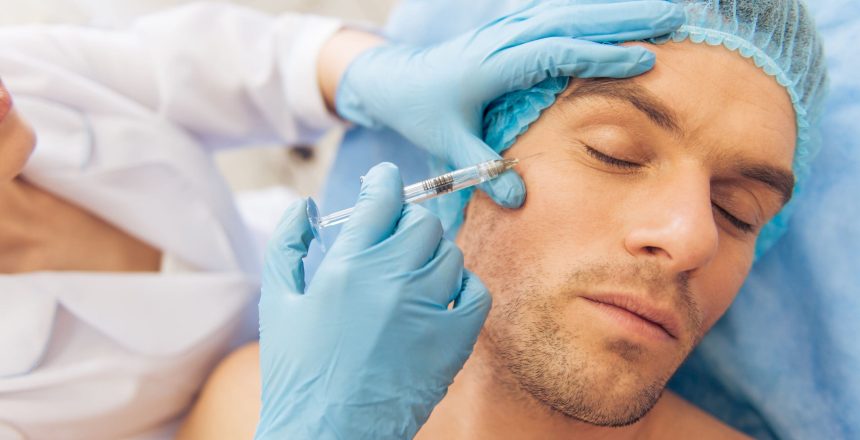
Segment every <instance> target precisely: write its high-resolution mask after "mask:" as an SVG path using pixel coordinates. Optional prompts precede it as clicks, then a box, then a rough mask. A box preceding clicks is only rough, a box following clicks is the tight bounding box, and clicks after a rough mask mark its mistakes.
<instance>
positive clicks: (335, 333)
mask: <svg viewBox="0 0 860 440" xmlns="http://www.w3.org/2000/svg"><path fill="white" fill-rule="evenodd" d="M402 192H403V184H402V182H401V180H400V172H399V170H398V169H397V168H396V167H395V166H393V165H391V164H382V165H378V166H376V167H374V168H373V169H371V170H370V172H369V173H368V174H367V176H366V177H365V179H364V182H363V184H362V189H361V195H360V196H359V200H358V203H357V204H356V206H355V211H354V213H353V214H352V217H351V218H350V220H349V222H348V223H346V224H345V225H344V227H343V230H342V231H341V233H340V235H339V236H338V239H337V241H335V243H334V245H333V246H332V247H331V249H330V250H329V251H328V253H327V254H326V256H325V259H324V260H323V262H322V264H321V266H320V267H319V269H318V270H317V272H316V275H315V277H314V279H313V281H312V282H311V283H310V286H309V287H308V288H307V289H306V288H305V284H304V269H303V268H304V266H303V264H302V258H303V257H304V256H305V255H306V254H307V250H308V245H309V243H310V241H311V239H312V237H313V233H312V232H311V228H310V225H309V223H308V219H307V215H306V202H302V203H297V204H296V205H294V206H292V207H291V208H289V210H288V211H287V213H286V215H285V216H284V219H283V220H282V222H281V224H280V225H279V226H278V229H277V232H276V235H275V238H273V239H272V241H271V242H270V244H269V248H268V251H267V255H266V264H265V270H264V273H263V289H262V298H261V299H260V368H261V370H262V382H263V396H262V402H263V408H262V411H261V416H260V422H259V424H258V425H257V435H256V438H258V439H285V438H289V439H322V440H324V439H335V438H336V439H359V438H367V439H404V438H412V436H414V435H415V433H416V432H417V431H418V428H419V427H420V426H421V425H422V424H423V423H424V422H425V421H426V419H427V417H429V415H430V412H431V411H432V410H433V407H434V406H435V405H436V404H437V403H438V402H439V401H440V400H441V399H442V397H443V396H444V394H445V392H446V390H447V388H448V385H450V384H451V382H452V381H453V379H454V376H455V375H456V374H457V372H458V371H459V370H460V369H461V368H462V367H463V364H464V362H465V361H466V359H467V358H468V357H469V355H470V354H471V352H472V348H473V346H474V344H475V341H476V339H477V337H478V333H479V331H480V329H481V326H482V325H483V323H484V319H485V318H486V315H487V312H488V311H489V309H490V301H491V300H490V296H489V294H488V293H487V291H486V289H485V288H484V286H483V285H482V284H481V282H480V281H479V280H478V278H476V277H475V276H473V275H471V274H470V273H469V272H467V271H465V270H464V269H463V255H462V253H461V252H460V250H459V249H458V248H457V247H456V245H454V244H453V243H452V242H450V241H448V240H446V239H444V238H442V227H441V224H440V222H439V220H438V219H437V218H436V217H434V216H433V215H432V214H430V213H429V211H427V210H426V209H424V208H422V207H420V206H416V205H407V206H405V207H404V206H403V202H402ZM401 214H402V215H401ZM451 301H454V303H455V305H454V307H453V308H452V309H449V308H448V304H449V303H450V302H451Z"/></svg>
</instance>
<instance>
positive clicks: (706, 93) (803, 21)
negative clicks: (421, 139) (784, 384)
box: [184, 0, 826, 439]
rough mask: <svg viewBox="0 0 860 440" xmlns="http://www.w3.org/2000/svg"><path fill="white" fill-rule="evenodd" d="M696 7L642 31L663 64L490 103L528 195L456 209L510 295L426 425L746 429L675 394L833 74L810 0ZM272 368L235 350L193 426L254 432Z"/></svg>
mask: <svg viewBox="0 0 860 440" xmlns="http://www.w3.org/2000/svg"><path fill="white" fill-rule="evenodd" d="M686 8H687V24H686V25H685V26H683V27H682V28H681V29H680V30H679V31H676V32H675V33H674V34H672V35H671V36H670V37H668V38H665V39H663V41H657V42H630V43H625V44H636V45H644V46H647V47H648V49H650V50H652V51H654V52H655V53H656V55H657V62H656V65H655V67H654V69H653V70H652V71H650V72H648V73H646V74H643V75H641V76H639V77H635V78H632V79H623V80H613V79H595V80H579V79H574V80H570V81H568V80H558V79H555V80H547V81H545V82H544V83H542V84H541V85H540V86H538V87H536V88H534V89H531V90H527V91H521V92H516V93H513V94H510V95H508V96H506V97H504V98H501V99H500V100H498V101H496V102H495V103H494V104H493V105H491V106H490V108H489V109H488V111H487V113H486V119H485V128H486V131H485V138H486V140H487V142H488V144H490V145H491V146H493V147H495V148H496V149H497V150H499V151H504V156H505V157H510V158H520V159H522V162H521V165H520V166H519V167H518V169H517V171H518V172H519V173H520V175H521V176H522V178H523V180H524V182H525V184H526V188H527V190H528V196H527V199H526V202H525V204H524V205H523V207H522V208H521V209H518V210H507V209H504V208H500V207H499V206H498V205H496V204H495V203H493V202H492V200H490V199H489V197H488V196H487V195H485V194H484V193H482V192H480V191H477V192H475V193H474V194H473V195H472V196H471V198H470V199H468V203H467V204H466V205H465V206H463V205H459V206H457V207H455V209H451V210H448V211H443V212H441V213H440V214H441V215H442V216H443V217H446V216H447V217H449V219H450V218H454V217H459V218H460V220H461V226H460V227H459V232H458V234H457V239H456V242H457V244H458V245H459V246H460V248H461V249H462V251H463V253H464V255H465V266H466V267H467V268H468V269H470V270H471V271H473V272H474V273H475V274H477V275H478V276H479V277H480V279H481V280H482V281H483V282H484V284H485V285H486V287H487V288H488V290H489V292H490V293H491V294H492V297H493V306H492V310H491V311H490V314H489V317H488V318H487V320H486V323H485V325H484V327H483V329H482V331H481V334H480V336H479V338H478V342H477V344H476V345H475V349H474V352H473V354H472V355H471V357H470V358H469V359H468V361H467V362H466V364H465V367H464V368H463V369H462V371H460V373H459V374H458V375H457V377H456V379H455V381H454V383H453V385H452V386H451V387H450V388H449V390H448V393H447V395H446V396H445V397H444V399H443V400H442V401H441V402H440V403H439V404H438V405H437V406H436V408H435V410H434V411H433V413H432V414H431V416H430V418H429V420H428V421H427V423H426V424H425V425H424V426H423V427H422V428H421V431H420V432H419V433H418V436H417V438H422V439H438V438H444V439H475V438H492V439H508V438H509V439H521V438H534V439H549V438H591V437H600V438H689V437H690V436H693V435H697V436H698V437H699V438H731V437H733V436H737V437H740V436H742V434H741V433H739V432H737V431H734V430H733V429H732V428H730V427H728V426H726V425H723V424H722V423H720V422H719V421H717V420H716V419H714V418H712V417H711V416H709V415H708V414H705V413H704V412H702V411H701V410H699V409H697V408H695V407H694V406H692V405H691V404H689V403H687V402H685V401H683V400H682V399H681V398H679V397H678V396H676V395H675V394H673V393H671V392H669V391H664V387H665V385H666V383H667V381H668V380H669V378H670V377H671V376H672V374H673V373H674V372H675V370H676V369H677V368H678V367H679V365H680V364H681V362H682V361H683V360H684V359H685V357H686V356H687V355H688V354H689V353H690V352H691V350H692V349H693V348H694V347H695V346H696V344H697V343H698V341H700V340H701V338H702V337H703V336H704V334H705V333H706V332H707V331H708V329H709V328H710V327H711V326H712V325H713V324H714V323H715V322H716V321H717V320H718V319H719V317H720V316H721V315H722V314H723V313H724V312H725V311H726V309H727V308H728V307H729V305H730V304H731V302H732V300H733V299H734V297H735V295H736V294H737V292H738V290H739V288H740V287H741V285H742V283H743V282H744V279H745V277H746V275H747V273H748V272H749V270H750V267H751V265H752V264H753V261H754V260H755V258H756V256H757V255H760V254H761V252H763V251H764V250H766V249H767V247H768V246H769V245H770V244H772V243H773V241H774V240H775V239H776V238H777V237H778V236H779V234H780V230H781V226H780V225H784V222H785V219H786V218H787V215H788V214H789V212H790V206H789V207H788V208H789V209H786V205H787V204H788V202H789V201H790V199H791V197H792V194H793V191H797V190H800V189H801V187H802V184H803V178H804V176H805V173H806V170H807V165H808V162H809V160H810V159H811V157H812V156H814V153H815V150H816V145H815V144H814V142H813V141H812V140H811V139H812V137H811V134H810V131H811V130H812V128H811V127H812V124H813V123H814V121H815V116H816V113H817V112H818V108H819V106H820V102H821V100H822V95H823V93H824V89H825V84H826V79H825V72H824V71H823V64H822V63H823V59H822V53H821V49H820V42H819V41H818V37H817V35H816V33H815V30H814V29H813V25H812V23H811V21H810V18H809V16H808V13H807V12H806V9H805V7H804V6H803V5H802V4H800V3H798V2H796V1H789V0H785V1H766V2H763V1H754V0H739V1H722V2H689V3H688V4H687V5H686ZM538 116H539V118H538ZM526 128H527V130H526ZM520 133H522V134H520ZM774 219H776V220H774ZM454 223H460V221H455V222H454ZM420 349H421V348H420V347H417V348H416V350H420ZM406 355H408V354H406ZM259 380H260V379H259V367H258V356H257V348H256V346H252V347H247V348H244V349H242V350H240V351H238V352H237V353H235V354H234V355H233V356H231V357H230V358H229V359H227V360H226V361H225V362H224V363H223V364H222V366H221V367H220V368H219V369H218V370H217V371H216V372H215V373H214V374H213V376H212V377H211V379H210V381H209V384H208V385H207V387H206V389H205V390H204V392H203V394H202V396H201V398H200V401H199V403H198V405H197V407H196V408H195V409H194V411H193V412H192V414H191V417H190V418H189V420H188V423H187V425H186V427H185V431H184V435H185V436H186V438H194V437H199V438H214V437H212V435H213V434H212V433H218V434H219V435H222V436H230V434H227V433H231V434H235V435H236V436H237V437H231V438H238V436H239V435H245V436H250V435H251V434H252V433H253V431H254V427H255V425H256V422H257V414H258V411H259V403H258V401H259V395H260V389H259V386H260V385H259Z"/></svg>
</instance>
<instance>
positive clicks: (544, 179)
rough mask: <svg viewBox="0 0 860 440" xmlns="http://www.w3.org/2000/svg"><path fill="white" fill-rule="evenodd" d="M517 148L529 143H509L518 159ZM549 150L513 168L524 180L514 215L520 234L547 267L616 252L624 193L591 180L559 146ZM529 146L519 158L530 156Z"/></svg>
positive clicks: (625, 201)
mask: <svg viewBox="0 0 860 440" xmlns="http://www.w3.org/2000/svg"><path fill="white" fill-rule="evenodd" d="M518 146H522V147H528V146H529V145H528V144H527V143H523V144H518V145H515V146H514V147H513V148H512V149H511V150H510V154H509V155H510V156H511V157H518V156H517V153H518V151H517V147H518ZM555 148H556V149H555V150H552V148H551V147H550V148H547V149H546V150H544V152H543V153H542V154H541V155H540V156H535V157H534V158H533V159H527V160H525V161H524V162H523V164H522V165H521V166H520V167H519V169H518V172H519V173H520V175H521V176H522V178H523V181H524V182H525V184H526V201H525V204H524V205H523V208H522V209H520V210H518V211H516V212H515V214H514V215H515V216H516V217H518V223H519V224H520V227H521V228H523V232H525V231H528V232H529V235H526V236H527V237H529V238H528V239H529V240H530V241H531V242H532V243H533V245H534V246H540V248H541V249H542V251H543V252H542V256H541V258H542V259H544V260H546V261H548V262H549V263H548V264H552V265H555V264H569V263H571V260H572V259H580V258H581V259H582V260H593V259H594V257H596V256H604V257H606V256H609V255H612V254H614V253H616V252H618V251H619V250H621V249H622V248H621V247H620V246H621V243H623V240H622V237H621V231H622V230H623V225H622V224H621V219H622V218H623V216H622V215H621V214H622V213H623V211H624V210H625V209H626V208H625V207H626V205H627V200H626V199H627V198H629V194H625V193H624V191H620V189H621V188H616V186H617V185H612V184H607V182H606V181H605V179H603V180H602V179H600V178H595V176H594V175H592V174H593V173H594V171H593V170H582V167H581V166H580V165H578V164H577V163H576V162H575V159H574V158H572V157H571V155H569V154H566V153H565V151H563V150H562V148H564V147H555ZM524 149H525V148H524ZM535 149H536V148H529V152H528V153H522V154H521V155H520V156H519V157H526V156H527V155H529V154H532V155H533V154H534V153H532V151H533V150H535ZM613 244H614V245H613ZM586 257H588V258H586Z"/></svg>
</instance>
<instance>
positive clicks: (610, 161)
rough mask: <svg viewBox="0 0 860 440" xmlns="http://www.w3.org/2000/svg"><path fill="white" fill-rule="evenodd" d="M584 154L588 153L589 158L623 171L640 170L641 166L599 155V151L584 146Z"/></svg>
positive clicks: (602, 154) (606, 155)
mask: <svg viewBox="0 0 860 440" xmlns="http://www.w3.org/2000/svg"><path fill="white" fill-rule="evenodd" d="M585 152H586V153H588V155H589V156H591V157H593V158H595V159H597V160H599V161H601V162H603V163H605V164H607V165H610V166H613V167H616V168H621V169H623V170H635V169H638V168H640V167H641V166H642V165H639V164H638V163H633V162H628V161H626V160H621V159H618V158H616V157H612V156H610V155H608V154H604V153H601V152H600V151H597V150H595V149H594V148H591V147H589V146H588V145H585Z"/></svg>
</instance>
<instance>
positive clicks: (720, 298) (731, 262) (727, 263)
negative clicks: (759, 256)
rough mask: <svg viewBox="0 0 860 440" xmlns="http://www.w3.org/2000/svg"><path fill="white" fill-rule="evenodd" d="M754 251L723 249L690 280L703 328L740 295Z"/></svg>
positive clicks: (708, 325)
mask: <svg viewBox="0 0 860 440" xmlns="http://www.w3.org/2000/svg"><path fill="white" fill-rule="evenodd" d="M732 251H736V252H732ZM751 255H752V254H751V253H750V252H748V251H747V250H745V249H725V250H721V253H720V255H718V256H717V257H716V258H714V261H713V262H712V263H711V264H710V265H709V266H708V267H707V268H705V270H704V271H703V272H702V273H701V274H699V276H697V277H696V278H695V279H694V281H693V282H692V283H691V288H692V290H693V292H695V294H696V302H697V303H698V305H699V308H700V310H701V312H702V317H703V322H702V324H703V326H702V330H703V331H705V332H706V331H708V330H709V329H710V328H711V327H712V326H713V325H714V324H715V323H716V322H717V321H718V320H719V319H720V318H721V317H722V316H723V314H724V313H725V312H726V310H727V309H728V308H729V306H730V305H731V304H732V301H734V299H735V298H736V297H737V295H738V292H739V291H740V288H741V286H742V285H743V283H744V281H745V280H746V277H747V275H749V271H750V267H751V266H752V256H751Z"/></svg>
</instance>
